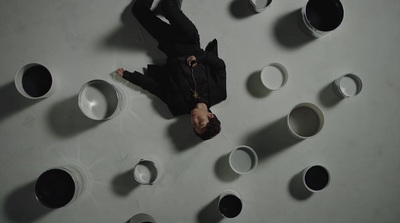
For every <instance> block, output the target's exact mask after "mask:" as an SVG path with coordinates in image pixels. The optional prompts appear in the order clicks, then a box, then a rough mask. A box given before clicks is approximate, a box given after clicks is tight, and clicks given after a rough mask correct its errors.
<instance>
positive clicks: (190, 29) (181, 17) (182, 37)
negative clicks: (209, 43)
mask: <svg viewBox="0 0 400 223" xmlns="http://www.w3.org/2000/svg"><path fill="white" fill-rule="evenodd" d="M181 4H182V0H163V2H162V10H163V12H164V16H165V18H166V19H168V21H169V23H170V24H171V27H172V30H173V32H174V35H175V38H177V40H178V41H184V42H190V43H193V44H200V38H199V34H198V31H197V28H196V26H195V25H194V24H193V23H192V21H190V19H189V18H188V17H187V16H186V15H185V14H184V13H183V12H182V10H181Z"/></svg>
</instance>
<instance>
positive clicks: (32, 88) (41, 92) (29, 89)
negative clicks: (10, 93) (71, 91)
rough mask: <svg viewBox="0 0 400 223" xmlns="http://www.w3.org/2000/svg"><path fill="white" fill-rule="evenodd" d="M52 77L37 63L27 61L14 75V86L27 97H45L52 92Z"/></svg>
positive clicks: (53, 84) (53, 83)
mask: <svg viewBox="0 0 400 223" xmlns="http://www.w3.org/2000/svg"><path fill="white" fill-rule="evenodd" d="M54 86H55V82H54V77H53V75H52V74H51V73H50V71H49V70H48V69H47V68H46V67H45V66H43V65H42V64H39V63H29V64H26V65H25V66H23V67H21V68H20V69H19V70H18V72H17V74H16V75H15V87H16V88H17V90H18V92H19V93H21V94H22V95H23V96H24V97H26V98H29V99H42V98H47V97H49V96H50V95H52V94H53V93H54V91H55V90H54V89H55V87H54Z"/></svg>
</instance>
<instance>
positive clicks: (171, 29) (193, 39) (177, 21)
mask: <svg viewBox="0 0 400 223" xmlns="http://www.w3.org/2000/svg"><path fill="white" fill-rule="evenodd" d="M178 1H179V0H163V1H162V2H161V4H162V5H161V7H162V11H163V14H164V16H165V18H166V19H168V21H169V24H168V23H166V22H164V21H162V20H161V19H160V18H158V17H157V16H156V15H155V14H154V13H153V12H152V11H151V10H150V8H151V6H152V4H153V0H137V1H136V2H135V4H134V5H133V7H132V13H133V15H134V16H135V17H136V19H137V20H138V21H139V23H140V24H141V25H142V26H143V28H145V29H146V30H147V31H148V32H149V33H150V35H151V36H152V37H153V38H155V39H156V40H157V41H158V42H159V44H163V45H171V46H173V45H198V46H200V38H199V34H198V31H197V28H196V27H195V25H194V24H193V23H192V22H191V21H190V20H189V18H188V17H186V15H185V14H183V12H182V10H181V9H180V4H179V3H178ZM164 53H166V54H167V55H168V52H164ZM123 77H124V78H125V79H127V80H128V81H130V82H132V83H133V84H135V85H138V86H140V87H141V88H143V89H144V90H147V91H149V92H150V93H152V94H154V95H156V96H157V97H159V98H160V99H161V100H164V96H165V94H164V92H162V90H161V86H160V82H162V81H160V80H162V79H163V78H165V77H158V78H156V77H151V76H148V75H143V74H141V73H139V72H137V71H135V72H133V73H130V72H124V76H123Z"/></svg>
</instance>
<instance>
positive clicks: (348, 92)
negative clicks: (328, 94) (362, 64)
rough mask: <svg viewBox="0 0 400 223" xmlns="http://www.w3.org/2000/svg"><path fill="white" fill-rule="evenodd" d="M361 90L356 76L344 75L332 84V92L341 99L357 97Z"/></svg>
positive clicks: (359, 80) (360, 83)
mask: <svg viewBox="0 0 400 223" xmlns="http://www.w3.org/2000/svg"><path fill="white" fill-rule="evenodd" d="M361 89H362V81H361V79H360V77H358V76H357V75H356V74H352V73H350V74H346V75H343V76H342V77H340V78H338V79H336V80H335V81H334V82H333V90H334V92H335V93H336V94H337V95H338V96H339V97H342V98H349V97H353V96H356V95H358V94H359V93H360V92H361Z"/></svg>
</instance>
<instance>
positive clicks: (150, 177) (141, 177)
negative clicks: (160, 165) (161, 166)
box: [134, 160, 158, 184]
mask: <svg viewBox="0 0 400 223" xmlns="http://www.w3.org/2000/svg"><path fill="white" fill-rule="evenodd" d="M134 176H135V179H136V181H138V182H139V183H142V184H152V183H153V182H154V181H155V180H156V179H157V176H158V170H157V167H156V166H155V164H154V163H153V162H151V161H147V160H143V161H140V162H139V163H138V164H137V165H136V166H135V169H134Z"/></svg>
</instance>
